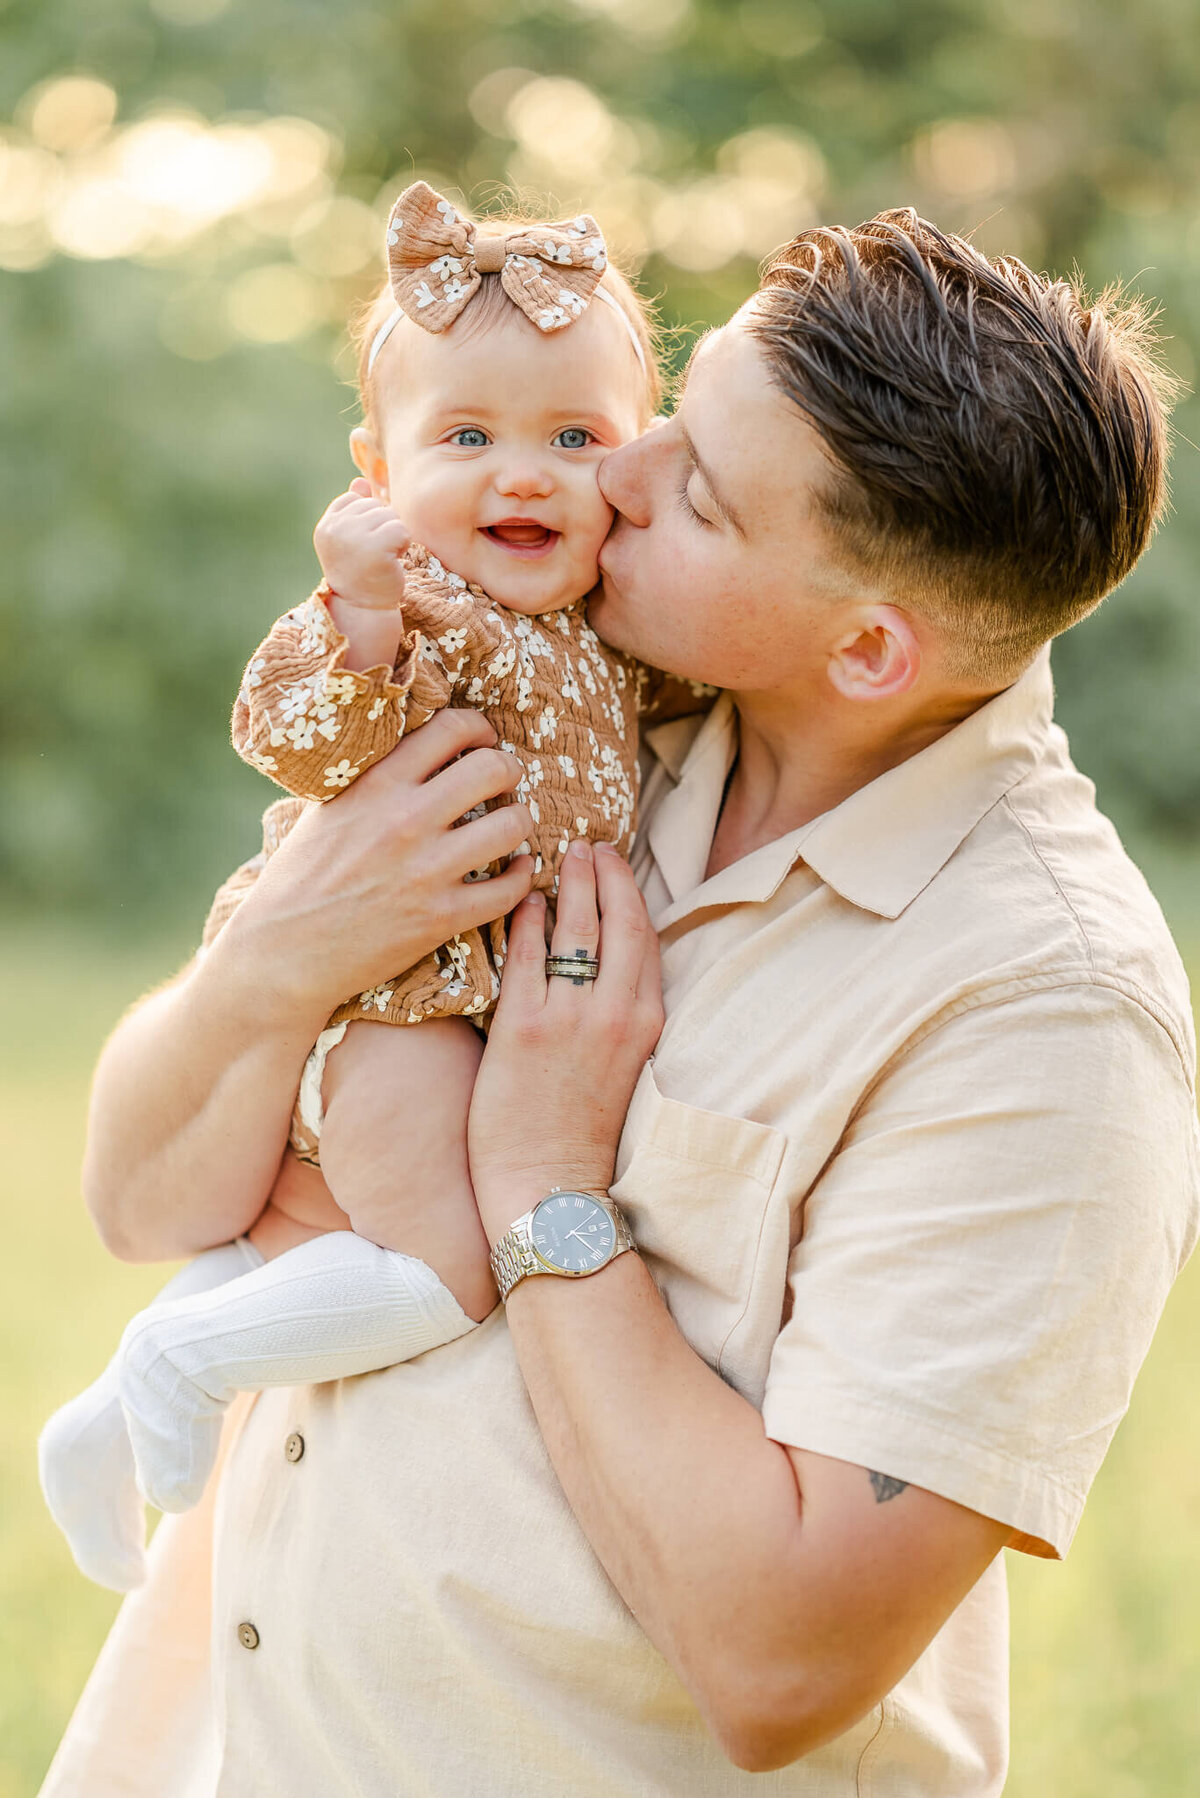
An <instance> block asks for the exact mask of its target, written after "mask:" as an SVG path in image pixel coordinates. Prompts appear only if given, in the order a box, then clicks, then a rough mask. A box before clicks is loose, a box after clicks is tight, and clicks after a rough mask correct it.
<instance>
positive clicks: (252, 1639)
mask: <svg viewBox="0 0 1200 1798" xmlns="http://www.w3.org/2000/svg"><path fill="white" fill-rule="evenodd" d="M237 1637H238V1641H239V1642H240V1643H241V1645H242V1647H243V1648H257V1647H258V1640H259V1638H258V1631H257V1630H256V1629H255V1627H254V1625H253V1624H252V1623H239V1624H238V1627H237Z"/></svg>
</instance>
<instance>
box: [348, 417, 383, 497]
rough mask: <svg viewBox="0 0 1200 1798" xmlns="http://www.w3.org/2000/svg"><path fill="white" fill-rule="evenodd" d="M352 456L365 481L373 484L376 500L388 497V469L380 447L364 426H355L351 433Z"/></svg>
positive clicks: (372, 488) (372, 490) (372, 489)
mask: <svg viewBox="0 0 1200 1798" xmlns="http://www.w3.org/2000/svg"><path fill="white" fill-rule="evenodd" d="M350 454H351V455H352V456H353V458H354V466H355V467H356V468H357V469H358V472H359V474H361V475H362V476H363V478H364V480H368V481H370V483H371V492H372V493H373V494H374V495H375V498H376V499H386V498H387V497H388V467H387V461H386V458H385V457H384V455H383V452H382V451H381V450H380V448H379V445H378V444H377V443H376V441H375V439H374V437H372V435H371V433H370V431H368V430H367V429H366V427H365V426H364V425H355V427H354V429H353V430H352V431H351V433H350Z"/></svg>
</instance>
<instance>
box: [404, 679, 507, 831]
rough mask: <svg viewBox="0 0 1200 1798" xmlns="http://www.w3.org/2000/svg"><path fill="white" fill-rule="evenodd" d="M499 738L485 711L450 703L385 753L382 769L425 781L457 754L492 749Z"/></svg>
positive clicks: (501, 789)
mask: <svg viewBox="0 0 1200 1798" xmlns="http://www.w3.org/2000/svg"><path fill="white" fill-rule="evenodd" d="M495 741H496V732H495V728H494V726H493V725H491V724H489V723H488V721H487V719H486V718H485V717H484V715H483V713H482V712H476V711H472V710H471V709H470V707H469V706H446V707H444V708H443V710H442V711H440V712H435V713H434V715H433V717H432V718H430V719H429V720H428V721H427V722H426V723H425V724H423V725H422V726H421V728H420V730H415V731H413V732H412V734H411V736H407V737H402V738H401V740H400V742H399V743H398V744H397V745H396V747H395V749H393V751H392V753H391V755H389V756H385V757H384V759H383V761H382V762H380V763H379V764H378V766H379V767H380V768H381V769H383V768H390V769H391V771H392V773H393V775H394V776H395V777H402V778H403V779H405V780H411V781H415V782H422V781H426V780H430V779H432V777H433V776H434V775H435V774H437V773H438V771H439V770H440V769H443V768H445V767H446V766H447V765H448V764H449V763H450V762H453V761H454V760H455V758H456V757H457V756H460V755H464V754H465V753H466V752H467V751H468V750H472V749H483V748H490V747H491V745H492V744H494V743H495ZM510 759H511V758H510ZM514 766H515V764H514ZM519 778H520V776H519V775H518V779H519ZM513 784H514V785H515V784H516V783H515V782H514V783H513ZM496 791H497V792H504V791H507V789H506V788H503V787H499V788H497V789H496ZM481 797H484V798H491V797H492V795H491V794H490V793H489V794H484V795H481ZM471 803H472V804H473V803H475V802H474V801H472V802H471ZM470 809H471V806H470V805H465V806H464V807H463V808H462V810H463V811H470ZM453 815H454V817H456V818H457V817H461V816H462V812H455V813H454V814H453Z"/></svg>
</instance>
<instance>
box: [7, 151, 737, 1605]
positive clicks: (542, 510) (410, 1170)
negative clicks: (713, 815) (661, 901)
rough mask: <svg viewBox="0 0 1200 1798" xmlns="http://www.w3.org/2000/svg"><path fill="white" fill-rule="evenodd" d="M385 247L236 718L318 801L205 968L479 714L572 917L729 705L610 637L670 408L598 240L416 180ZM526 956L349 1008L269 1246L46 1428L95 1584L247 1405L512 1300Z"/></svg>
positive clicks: (55, 1489)
mask: <svg viewBox="0 0 1200 1798" xmlns="http://www.w3.org/2000/svg"><path fill="white" fill-rule="evenodd" d="M387 241H388V262H389V281H388V283H387V284H385V286H384V288H383V289H382V291H381V292H380V294H379V295H377V296H376V299H375V300H374V301H373V302H372V303H371V305H370V307H369V308H368V310H367V312H366V313H365V314H364V317H363V320H362V325H361V331H360V363H359V376H360V390H361V394H362V401H363V413H364V424H363V425H362V426H361V427H359V428H358V429H356V430H355V431H354V432H353V433H352V434H351V439H350V444H351V451H352V454H353V456H354V460H355V462H356V464H357V466H358V468H359V469H360V471H361V476H362V478H361V479H358V480H356V481H354V482H353V483H352V485H351V487H350V490H349V492H347V493H345V494H343V495H341V496H340V497H339V498H338V499H336V500H334V502H333V504H332V505H331V506H330V507H329V508H328V510H327V511H326V513H325V514H324V516H323V517H322V519H321V521H320V523H319V524H318V526H317V529H316V532H315V536H314V542H315V545H316V549H317V553H318V556H319V558H320V561H321V566H322V570H323V575H324V578H323V580H322V582H321V584H320V586H319V587H318V588H317V590H316V592H315V593H314V594H313V595H312V597H311V598H310V599H309V600H308V601H307V602H306V603H305V604H304V605H303V606H301V607H299V608H298V609H296V610H295V611H292V612H289V613H288V614H287V615H286V616H285V617H284V618H282V619H280V620H279V621H278V622H277V623H276V625H275V626H274V627H273V629H272V631H271V633H270V635H269V636H268V637H267V639H266V641H265V642H264V643H263V644H262V645H261V646H260V647H259V649H258V650H257V651H256V652H255V654H254V655H253V656H252V657H251V660H250V663H249V666H248V667H247V670H246V674H245V677H244V680H243V684H242V689H241V692H240V694H239V696H238V700H237V703H236V706H235V709H234V719H233V734H234V742H235V745H236V746H237V748H238V750H239V752H240V753H241V754H242V755H243V756H244V757H245V759H246V760H247V761H249V762H250V763H252V764H253V765H254V766H255V767H258V768H260V769H261V770H262V771H264V772H265V773H268V774H270V775H271V776H272V777H273V778H274V779H276V780H278V781H279V783H280V784H281V785H283V786H284V787H286V788H287V789H288V791H289V793H290V794H291V795H292V797H290V798H286V799H282V800H280V801H278V802H277V803H276V804H275V805H273V806H272V807H271V808H269V810H268V812H267V814H266V816H265V818H264V830H263V852H262V855H260V856H259V857H257V858H255V861H254V862H252V863H249V864H247V866H246V868H245V869H243V870H239V873H238V874H237V875H235V876H234V877H233V878H232V879H231V880H230V881H228V882H227V883H226V885H225V886H224V887H223V888H222V889H221V892H220V893H219V894H218V895H217V898H216V900H215V901H214V904H213V908H212V911H211V913H210V916H209V920H208V923H207V925H206V928H205V943H206V944H207V943H209V942H211V941H212V939H213V937H214V936H215V935H216V933H217V932H218V931H219V930H220V929H221V927H222V926H223V924H224V923H225V922H226V921H227V920H228V918H229V917H230V915H231V914H232V912H233V911H234V909H236V906H237V904H238V903H239V902H240V900H241V899H242V898H243V897H244V896H245V893H246V891H247V890H248V889H249V887H250V886H251V885H252V883H253V879H254V877H255V875H256V873H257V871H258V868H259V867H261V865H262V862H263V860H264V859H265V857H267V856H269V855H270V854H271V853H273V851H274V850H275V849H276V848H277V847H278V844H279V843H280V841H281V840H282V839H283V837H284V836H285V835H286V833H287V831H288V830H289V829H290V828H291V827H292V825H294V823H295V822H296V820H297V818H298V817H299V816H300V815H301V814H302V812H303V810H304V809H305V806H306V805H307V804H310V803H312V802H314V801H316V802H322V801H327V800H329V799H331V798H334V797H336V795H337V794H338V793H339V792H340V791H342V790H344V789H345V788H346V787H347V786H349V784H350V783H351V782H352V781H353V780H355V779H356V778H357V777H358V775H360V774H361V773H362V772H363V770H364V769H366V768H368V767H369V766H371V764H372V763H374V762H376V761H378V760H379V759H380V758H381V757H382V756H384V755H386V754H387V753H388V752H389V751H390V750H391V749H392V748H393V747H394V746H395V744H396V742H397V741H398V740H399V738H400V736H401V735H403V734H404V733H405V732H407V731H409V730H412V729H414V728H417V727H419V726H420V725H421V724H422V723H423V722H425V721H426V719H428V718H429V717H430V716H432V714H433V713H434V712H435V711H436V710H437V709H438V708H439V707H441V706H444V705H447V704H451V705H467V706H473V707H475V708H477V709H479V710H481V711H484V712H485V713H486V714H487V715H488V716H489V717H490V718H491V720H492V721H493V723H494V724H495V725H496V727H497V730H498V733H499V736H500V740H501V744H502V747H503V748H504V749H506V750H508V751H509V752H510V753H512V754H514V755H515V756H516V757H517V758H518V759H519V760H520V762H521V764H522V767H523V770H524V772H523V778H522V780H521V783H520V786H519V788H518V794H519V797H520V798H521V799H522V800H523V801H524V803H525V804H526V805H527V807H528V809H529V812H530V815H531V818H532V819H533V833H532V835H531V839H530V842H529V845H528V848H529V851H530V853H531V854H532V855H533V859H534V883H535V885H536V886H538V887H540V888H541V889H542V890H543V891H545V892H546V893H547V894H548V896H550V897H551V899H552V896H553V894H554V892H555V891H556V889H557V871H558V867H559V864H560V862H561V859H562V856H563V855H564V854H565V853H566V850H567V847H568V845H569V843H570V842H571V840H572V839H573V838H575V837H587V838H588V839H590V840H591V841H593V842H596V841H604V842H610V843H613V844H615V845H616V846H617V847H618V848H620V849H621V850H623V851H627V850H628V849H629V847H630V843H631V840H632V833H633V826H634V815H635V808H636V749H637V729H638V718H639V715H640V714H642V713H644V712H645V711H646V710H647V709H648V708H649V707H651V706H653V709H654V712H655V715H656V716H659V717H665V716H669V715H677V714H678V713H680V712H683V711H689V710H695V709H697V708H698V707H699V706H700V705H701V704H702V703H703V702H704V698H705V696H706V695H707V692H708V690H707V689H702V688H697V687H694V686H692V685H691V684H689V683H673V682H670V681H669V680H667V679H666V678H665V677H663V676H661V675H656V674H653V673H652V672H651V671H650V670H647V669H644V668H642V667H640V666H639V665H638V664H636V663H633V662H631V661H630V660H629V659H628V658H626V657H624V656H621V655H618V654H616V653H615V652H613V651H610V650H608V649H607V648H606V647H605V646H604V645H603V644H602V643H601V642H600V641H599V639H598V638H597V637H596V636H595V634H594V632H592V631H591V630H590V628H589V626H588V624H587V621H586V616H585V602H586V598H587V595H588V594H589V592H590V591H591V589H592V588H593V586H594V585H595V583H596V580H597V556H598V554H599V550H600V546H601V544H602V543H603V541H604V538H605V536H606V534H607V532H608V528H609V525H610V523H611V517H612V514H611V511H610V508H609V507H608V506H607V504H606V503H605V501H604V498H603V496H602V494H601V492H600V489H599V486H598V483H597V478H596V476H597V469H598V467H599V464H600V463H601V461H602V460H603V458H604V456H605V455H606V454H607V453H608V451H609V450H611V449H614V448H616V447H617V446H618V445H619V444H622V443H625V442H627V441H628V440H629V439H630V438H631V437H633V436H636V435H637V434H639V433H640V432H641V431H642V430H644V429H645V427H646V425H647V424H648V422H649V420H650V418H651V416H652V415H653V413H654V411H655V410H656V406H657V402H658V398H659V387H658V377H657V371H656V368H655V364H654V358H653V349H652V344H651V338H650V332H649V329H648V326H647V323H646V318H645V315H644V313H643V311H642V308H641V306H640V304H639V302H638V300H637V298H636V296H635V294H634V292H633V290H632V288H631V287H630V286H629V284H628V282H627V281H625V280H624V278H623V277H621V276H620V275H618V274H617V273H616V272H615V271H614V270H612V269H611V268H610V267H609V265H608V261H607V256H606V253H605V246H604V241H603V238H602V237H601V235H600V232H599V229H598V227H597V226H596V224H595V221H594V220H592V219H591V218H589V217H586V216H585V217H581V218H578V219H574V220H572V221H571V222H570V223H568V224H565V225H564V224H559V225H541V224H537V225H534V224H528V223H508V224H506V225H504V226H503V227H502V228H501V229H500V230H497V229H496V222H495V221H489V224H488V228H487V232H486V234H485V232H484V231H483V230H481V229H477V228H476V226H475V225H473V224H472V223H470V222H468V221H466V220H465V219H463V218H461V217H460V216H459V214H458V213H457V212H456V210H455V209H454V208H453V207H452V206H451V205H450V203H449V202H448V201H446V200H443V199H441V198H440V197H439V196H438V195H437V194H436V193H434V192H433V190H432V189H431V188H429V187H428V186H426V184H425V183H424V182H417V183H415V184H414V185H413V186H412V187H410V188H408V189H407V190H406V191H405V192H404V193H403V194H402V195H401V196H400V198H399V199H398V200H397V202H396V205H395V207H394V208H393V210H392V214H391V218H390V220H389V225H388V234H387ZM597 301H598V302H599V303H598V304H597V303H596V302H597ZM393 500H395V501H396V502H397V505H398V507H399V511H397V510H394V509H393V505H392V501H393ZM401 518H403V522H402V521H401ZM488 872H489V870H487V869H480V870H478V871H477V877H478V878H487V875H488ZM504 948H505V925H504V921H503V920H500V921H499V922H497V923H496V924H494V925H492V926H491V927H490V928H489V929H488V930H487V931H486V932H482V933H481V932H470V933H468V934H467V935H465V936H463V937H456V938H455V939H454V940H453V941H452V942H450V943H448V944H446V945H444V946H443V947H442V948H441V949H439V950H437V951H436V952H435V953H434V954H433V955H431V956H429V957H427V958H426V960H425V961H423V962H422V963H420V964H419V965H418V966H417V967H415V968H409V969H404V970H398V971H397V973H396V975H395V977H394V978H392V979H389V980H387V981H385V982H383V983H381V984H380V985H378V986H376V987H373V988H371V989H370V990H369V991H368V992H365V993H359V994H355V995H353V996H351V997H349V998H348V999H347V1000H346V1002H345V1003H344V1004H343V1005H342V1006H340V1007H339V1008H338V1010H337V1011H336V1012H335V1013H334V1015H333V1017H332V1018H331V1019H330V1021H329V1024H328V1026H327V1028H326V1029H325V1030H324V1031H323V1032H322V1033H321V1036H320V1038H319V1039H318V1042H317V1044H316V1045H315V1047H314V1049H313V1051H312V1053H311V1054H310V1056H309V1058H308V1062H307V1064H306V1066H305V1069H304V1073H303V1077H302V1080H301V1085H300V1091H299V1095H298V1098H297V1102H296V1108H295V1114H294V1116H293V1120H292V1128H291V1134H290V1141H289V1147H288V1149H287V1150H286V1151H285V1154H284V1160H283V1164H282V1166H281V1170H280V1175H279V1178H278V1179H277V1181H276V1184H275V1187H274V1190H273V1192H272V1196H271V1199H270V1201H269V1202H268V1203H267V1205H266V1207H265V1209H264V1211H263V1212H262V1214H261V1215H260V1217H259V1218H258V1220H257V1221H256V1223H255V1224H254V1225H253V1227H252V1228H251V1229H250V1231H249V1233H248V1237H247V1238H242V1239H240V1240H239V1241H238V1242H235V1243H230V1244H227V1245H225V1246H223V1247H220V1248H216V1249H212V1250H210V1251H208V1253H207V1254H204V1255H201V1256H199V1257H198V1258H197V1260H196V1261H194V1262H193V1263H191V1264H190V1265H189V1266H188V1267H185V1268H184V1269H183V1270H182V1272H181V1273H179V1274H178V1275H177V1276H176V1277H175V1279H174V1280H173V1281H172V1282H171V1283H170V1284H169V1285H168V1286H167V1288H166V1289H165V1290H164V1292H163V1293H162V1294H160V1296H159V1299H158V1300H157V1301H156V1302H155V1304H154V1305H153V1306H151V1307H150V1309H149V1310H147V1311H145V1312H143V1313H141V1314H140V1315H139V1316H138V1317H136V1318H134V1319H133V1321H132V1322H131V1324H130V1325H129V1326H128V1328H127V1330H126V1331H125V1334H124V1336H123V1338H122V1341H121V1346H120V1348H119V1350H118V1352H117V1355H116V1356H115V1357H114V1359H113V1361H112V1362H111V1363H110V1365H109V1367H108V1368H107V1369H106V1370H105V1372H104V1374H103V1375H102V1376H101V1377H100V1379H99V1380H97V1381H96V1382H95V1383H94V1384H93V1385H92V1386H91V1387H89V1388H88V1389H87V1391H86V1392H84V1393H82V1394H80V1395H79V1397H78V1398H76V1399H74V1400H72V1401H71V1402H70V1403H69V1404H68V1405H66V1406H64V1407H63V1409H62V1410H60V1411H59V1412H57V1413H56V1414H55V1416H54V1417H53V1418H51V1420H50V1422H49V1423H48V1424H47V1426H46V1428H45V1430H44V1431H43V1434H42V1439H41V1443H40V1445H39V1448H40V1468H41V1475H42V1485H43V1490H44V1492H45V1495H46V1499H47V1503H48V1504H49V1507H50V1509H51V1511H52V1513H53V1515H54V1517H55V1519H56V1521H57V1522H58V1523H59V1525H60V1527H61V1528H62V1529H63V1531H64V1533H65V1534H66V1536H67V1539H68V1541H69V1543H70V1544H71V1548H72V1551H73V1553H74V1555H75V1558H76V1560H77V1562H78V1564H79V1566H80V1567H81V1568H82V1570H83V1571H84V1572H85V1573H87V1574H89V1575H90V1577H92V1578H93V1579H96V1580H98V1581H99V1582H100V1583H101V1584H105V1585H110V1586H113V1587H115V1588H116V1589H118V1590H126V1589H128V1588H129V1587H131V1586H132V1585H135V1584H136V1583H138V1581H139V1580H140V1579H141V1578H142V1576H143V1570H144V1569H143V1539H144V1521H143V1517H142V1509H141V1496H140V1494H144V1495H145V1496H146V1497H147V1498H149V1499H150V1500H151V1502H152V1503H154V1504H156V1505H158V1506H159V1507H160V1508H161V1509H164V1510H182V1509H185V1508H187V1507H188V1506H189V1505H191V1504H193V1503H195V1502H196V1500H197V1499H198V1497H199V1496H200V1493H201V1492H202V1490H203V1487H204V1484H205V1482H206V1480H207V1478H208V1475H209V1473H210V1472H211V1469H212V1465H213V1462H214V1459H215V1455H216V1449H217V1443H218V1439H219V1435H220V1427H221V1419H222V1414H223V1412H224V1409H225V1407H226V1405H227V1404H228V1402H229V1400H230V1398H231V1397H232V1396H233V1394H234V1393H235V1392H237V1391H257V1390H261V1389H263V1388H265V1387H268V1386H276V1385H295V1384H303V1383H312V1382H318V1381H323V1380H332V1379H339V1378H344V1377H347V1376H349V1375H353V1374H360V1373H365V1372H369V1371H372V1370H374V1369H378V1368H381V1367H386V1366H391V1365H393V1364H394V1363H395V1362H398V1361H402V1360H406V1359H409V1358H411V1357H412V1356H414V1355H418V1354H422V1353H424V1352H426V1351H427V1350H429V1349H432V1348H436V1347H438V1346H440V1345H441V1344H443V1343H446V1342H449V1341H451V1340H453V1339H454V1338H455V1337H457V1336H460V1335H462V1334H464V1333H465V1332H467V1331H468V1330H470V1329H471V1328H473V1326H474V1324H475V1323H476V1322H478V1321H479V1320H480V1319H481V1318H482V1317H484V1316H485V1315H486V1314H487V1312H488V1311H490V1310H491V1308H492V1307H493V1305H494V1304H495V1302H496V1292H495V1287H494V1284H493V1282H492V1278H491V1273H490V1269H489V1266H488V1258H487V1242H486V1239H485V1237H484V1234H483V1230H482V1227H481V1225H480V1223H479V1218H478V1214H477V1212H476V1210H475V1204H474V1199H473V1195H472V1191H471V1184H470V1177H469V1172H468V1165H467V1152H466V1119H467V1112H468V1108H469V1105H470V1097H471V1088H472V1084H473V1080H474V1075H475V1070H476V1067H477V1065H478V1061H479V1057H480V1054H481V1053H482V1039H481V1036H480V1029H479V1027H480V1026H481V1025H483V1024H484V1023H485V1022H486V1019H487V1017H488V1015H489V1013H490V1011H491V1009H492V1007H493V1006H494V1004H495V1000H496V997H497V994H498V991H499V977H500V974H501V971H502V968H503V963H504ZM434 1267H436V1268H437V1269H438V1273H436V1274H435V1273H434V1272H433V1271H432V1270H433V1268H434ZM439 1275H440V1277H439ZM139 1488H140V1492H139Z"/></svg>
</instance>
